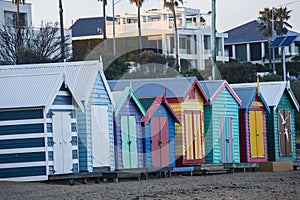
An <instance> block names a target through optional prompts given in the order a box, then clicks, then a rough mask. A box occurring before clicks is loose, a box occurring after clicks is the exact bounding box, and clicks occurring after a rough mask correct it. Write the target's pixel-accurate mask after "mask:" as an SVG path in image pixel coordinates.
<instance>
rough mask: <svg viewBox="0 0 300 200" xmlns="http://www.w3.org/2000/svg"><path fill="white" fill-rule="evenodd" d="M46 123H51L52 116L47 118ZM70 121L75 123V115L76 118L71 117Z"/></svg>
mask: <svg viewBox="0 0 300 200" xmlns="http://www.w3.org/2000/svg"><path fill="white" fill-rule="evenodd" d="M58 112H59V111H58ZM46 123H52V118H47V119H46ZM71 123H76V124H77V116H76V118H71Z"/></svg>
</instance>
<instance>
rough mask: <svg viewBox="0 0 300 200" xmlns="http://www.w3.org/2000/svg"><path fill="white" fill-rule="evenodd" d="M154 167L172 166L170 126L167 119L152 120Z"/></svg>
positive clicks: (154, 118) (157, 118)
mask: <svg viewBox="0 0 300 200" xmlns="http://www.w3.org/2000/svg"><path fill="white" fill-rule="evenodd" d="M151 149H152V166H153V167H163V166H169V165H170V145H169V126H168V118H167V117H152V119H151Z"/></svg>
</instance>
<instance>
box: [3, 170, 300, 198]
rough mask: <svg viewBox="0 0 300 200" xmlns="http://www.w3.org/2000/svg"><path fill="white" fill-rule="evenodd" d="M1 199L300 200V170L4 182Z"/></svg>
mask: <svg viewBox="0 0 300 200" xmlns="http://www.w3.org/2000/svg"><path fill="white" fill-rule="evenodd" d="M0 187H1V191H0V195H1V196H0V199H3V200H4V199H127V200H129V199H136V200H137V199H300V171H290V172H276V173H272V172H255V173H253V172H247V173H235V174H222V175H208V176H192V177H190V176H172V177H169V178H160V179H159V178H150V179H149V180H141V181H137V180H120V182H119V183H113V182H108V183H103V182H101V183H99V184H96V183H95V182H94V181H93V180H88V182H87V184H82V183H81V182H80V181H76V182H75V185H73V186H70V185H68V183H67V181H60V182H51V183H47V182H31V183H30V182H28V183H16V182H15V183H13V182H0Z"/></svg>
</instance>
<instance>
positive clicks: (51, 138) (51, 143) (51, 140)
mask: <svg viewBox="0 0 300 200" xmlns="http://www.w3.org/2000/svg"><path fill="white" fill-rule="evenodd" d="M47 140H48V146H49V147H53V144H54V142H53V137H48V138H47Z"/></svg>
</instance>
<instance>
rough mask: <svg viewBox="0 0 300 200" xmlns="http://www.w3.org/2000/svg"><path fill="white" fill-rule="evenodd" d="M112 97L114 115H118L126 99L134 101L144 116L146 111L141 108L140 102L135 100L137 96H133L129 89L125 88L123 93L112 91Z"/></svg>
mask: <svg viewBox="0 0 300 200" xmlns="http://www.w3.org/2000/svg"><path fill="white" fill-rule="evenodd" d="M112 95H113V98H114V102H115V105H114V109H115V114H118V112H119V111H120V110H121V108H122V106H123V104H124V102H125V101H126V99H127V98H130V99H132V100H133V101H134V103H135V104H136V106H137V107H138V109H139V110H140V112H141V113H142V115H145V113H146V110H145V108H144V107H143V104H142V103H141V102H140V100H139V99H138V98H137V96H136V95H135V94H134V92H133V90H132V89H131V88H130V87H126V88H125V90H124V91H113V92H112Z"/></svg>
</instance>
